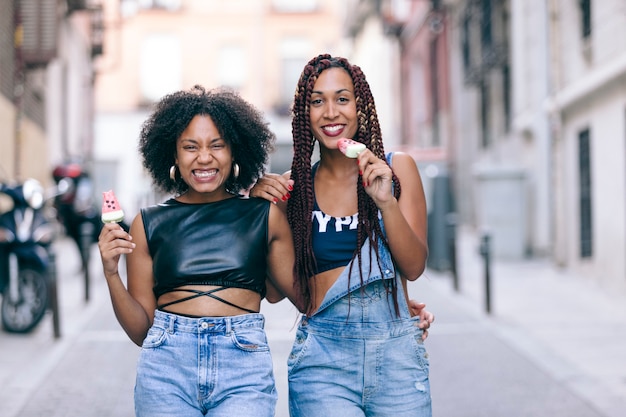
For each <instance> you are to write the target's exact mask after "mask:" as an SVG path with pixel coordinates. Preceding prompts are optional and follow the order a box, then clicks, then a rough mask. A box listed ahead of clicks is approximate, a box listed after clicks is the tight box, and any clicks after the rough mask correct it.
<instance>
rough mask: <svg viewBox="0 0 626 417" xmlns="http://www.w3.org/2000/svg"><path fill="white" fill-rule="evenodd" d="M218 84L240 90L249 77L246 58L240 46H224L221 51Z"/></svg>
mask: <svg viewBox="0 0 626 417" xmlns="http://www.w3.org/2000/svg"><path fill="white" fill-rule="evenodd" d="M217 63H218V69H217V71H218V73H217V76H218V82H219V84H220V85H224V86H227V87H231V88H234V89H236V90H239V89H241V88H243V86H244V83H245V81H246V76H247V68H248V66H247V65H246V57H245V54H244V52H243V48H242V47H241V46H239V45H222V47H221V48H220V51H219V59H218V60H217Z"/></svg>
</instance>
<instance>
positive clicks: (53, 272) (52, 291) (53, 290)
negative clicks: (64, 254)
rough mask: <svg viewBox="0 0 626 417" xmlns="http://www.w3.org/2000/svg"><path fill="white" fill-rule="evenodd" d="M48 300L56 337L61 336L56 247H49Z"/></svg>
mask: <svg viewBox="0 0 626 417" xmlns="http://www.w3.org/2000/svg"><path fill="white" fill-rule="evenodd" d="M48 256H49V258H48V294H49V295H48V300H49V303H50V306H49V307H50V309H51V310H52V328H53V330H54V338H55V339H58V338H60V337H61V320H60V314H59V297H58V286H57V263H56V254H55V252H54V249H52V248H48Z"/></svg>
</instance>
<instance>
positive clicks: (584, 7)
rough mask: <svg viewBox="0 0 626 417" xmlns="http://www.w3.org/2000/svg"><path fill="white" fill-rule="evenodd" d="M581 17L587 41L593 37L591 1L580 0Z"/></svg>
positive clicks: (583, 34) (584, 36)
mask: <svg viewBox="0 0 626 417" xmlns="http://www.w3.org/2000/svg"><path fill="white" fill-rule="evenodd" d="M580 16H581V29H582V36H583V38H584V39H587V38H589V37H590V36H591V0H580Z"/></svg>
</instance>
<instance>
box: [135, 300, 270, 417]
mask: <svg viewBox="0 0 626 417" xmlns="http://www.w3.org/2000/svg"><path fill="white" fill-rule="evenodd" d="M263 326H264V317H263V315H261V314H245V315H241V316H233V317H203V318H197V319H196V318H189V317H184V316H179V315H176V314H170V313H165V312H162V311H158V310H157V311H156V313H155V317H154V324H153V325H152V327H151V328H150V330H149V331H148V335H147V336H146V338H145V340H144V342H143V346H142V349H141V354H140V356H139V360H138V364H137V380H136V384H135V414H136V416H138V417H142V416H146V417H148V416H149V417H159V416H163V417H164V416H168V417H170V416H185V417H193V416H203V415H207V414H208V415H210V416H220V417H234V416H267V417H273V416H274V412H275V409H276V401H277V393H276V388H275V384H274V374H273V370H272V358H271V355H270V350H269V346H268V343H267V339H266V335H265V331H264V330H263Z"/></svg>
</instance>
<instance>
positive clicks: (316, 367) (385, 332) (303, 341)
mask: <svg viewBox="0 0 626 417" xmlns="http://www.w3.org/2000/svg"><path fill="white" fill-rule="evenodd" d="M355 269H356V268H355ZM345 274H346V273H345V271H344V275H345ZM357 279H358V278H357ZM344 284H345V280H344V279H343V278H342V277H340V279H338V282H336V283H335V286H337V285H344ZM332 292H333V289H332V288H331V290H329V293H328V294H327V297H329V296H331V295H330V293H332ZM398 303H399V308H400V312H401V315H400V317H398V316H396V313H395V310H394V304H393V300H392V296H391V294H390V293H388V292H387V289H386V288H385V286H384V284H383V281H382V280H380V279H379V280H377V281H374V282H371V283H369V284H367V285H366V286H365V287H363V288H362V289H357V290H355V291H353V292H352V293H350V294H348V295H345V296H344V297H342V298H340V299H339V300H337V301H334V302H332V303H331V304H330V305H328V306H327V307H326V308H325V309H324V310H322V311H318V312H317V313H315V314H313V315H312V316H310V317H307V316H303V317H302V320H301V321H300V324H299V326H298V330H297V332H296V339H295V341H294V345H293V348H292V351H291V354H290V356H289V359H288V375H289V412H290V415H291V417H317V416H331V415H334V416H342V417H363V416H369V417H374V416H376V417H378V416H390V417H391V416H393V417H430V416H431V415H432V411H431V397H430V383H429V379H428V371H429V362H428V355H427V354H426V350H425V348H424V344H423V342H422V339H421V337H422V330H420V329H419V328H418V327H417V325H418V322H419V318H418V317H414V318H411V317H410V314H409V311H408V307H407V304H406V300H405V298H404V294H403V291H402V285H400V282H399V281H398ZM322 304H324V303H322Z"/></svg>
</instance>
